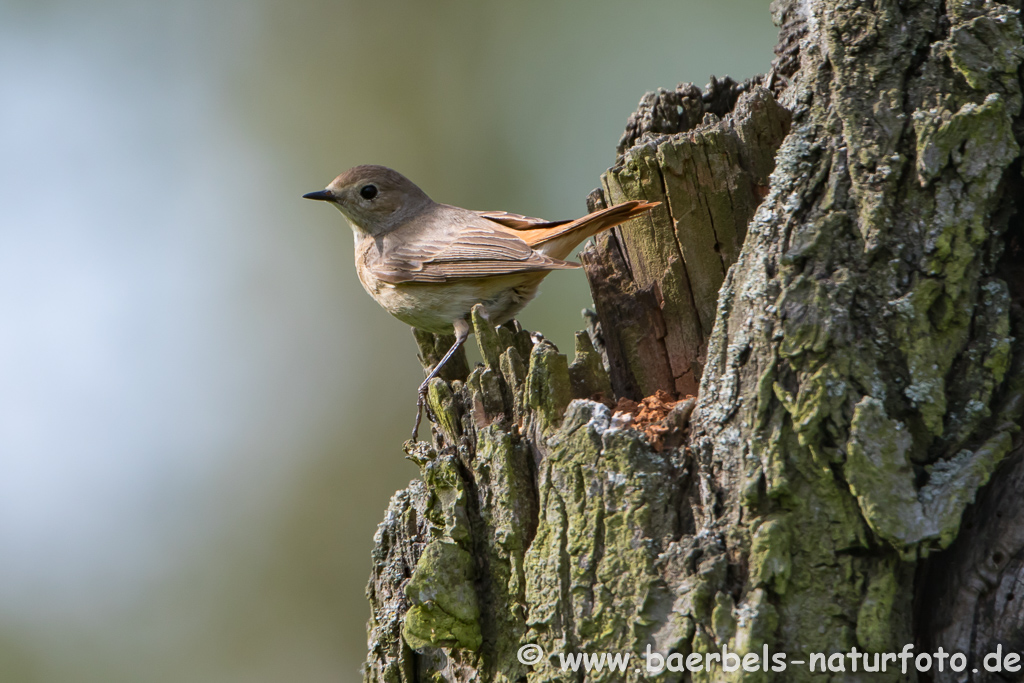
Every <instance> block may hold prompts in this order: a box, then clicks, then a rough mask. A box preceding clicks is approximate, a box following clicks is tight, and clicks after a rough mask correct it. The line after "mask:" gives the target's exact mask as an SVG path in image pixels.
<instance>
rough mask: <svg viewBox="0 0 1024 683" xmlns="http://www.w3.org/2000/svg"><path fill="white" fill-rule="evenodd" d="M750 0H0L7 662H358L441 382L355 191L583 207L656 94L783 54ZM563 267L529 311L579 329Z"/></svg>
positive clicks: (198, 673) (0, 520) (8, 680)
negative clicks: (356, 206)
mask: <svg viewBox="0 0 1024 683" xmlns="http://www.w3.org/2000/svg"><path fill="white" fill-rule="evenodd" d="M774 40H775V29H774V28H773V27H772V26H771V22H770V19H769V12H768V7H767V3H765V2H759V1H754V0H720V1H719V2H714V3H709V2H706V1H676V2H671V1H667V0H664V1H663V0H657V1H641V2H628V3H627V2H589V3H582V2H577V3H568V2H562V3H557V2H536V1H525V2H515V3H512V2H506V3H481V2H478V3H470V2H428V1H425V0H418V1H417V0H404V1H401V2H397V1H384V2H326V1H317V0H297V1H292V2H269V1H259V0H245V1H242V0H216V1H211V0H204V1H202V2H200V1H198V0H195V1H189V0H184V1H179V0H170V1H164V2H157V1H155V0H152V1H150V0H144V1H135V2H127V1H114V0H111V1H105V0H95V1H93V2H71V1H66V2H62V1H60V0H24V1H21V2H18V1H15V0H0V312H2V318H3V324H2V326H0V681H2V682H3V683H35V682H44V681H45V682H47V683H78V682H85V681H89V682H91V681H97V682H99V681H102V682H103V683H121V682H132V683H135V682H146V683H162V682H164V681H168V682H170V681H175V682H178V681H189V682H205V681H211V682H212V681H217V682H233V681H246V682H248V681H268V682H269V681H283V680H288V681H303V682H305V681H311V682H313V681H316V682H319V681H343V682H349V681H357V680H359V674H358V668H359V665H360V663H361V662H362V660H363V657H364V654H365V647H366V636H365V622H366V618H367V615H368V608H367V605H366V602H365V598H364V596H363V588H364V585H365V581H366V577H367V575H368V573H369V568H370V560H369V551H370V548H371V544H372V535H373V532H374V530H375V528H376V524H377V522H378V521H379V520H380V519H381V518H382V516H383V513H384V510H385V508H386V505H387V501H388V498H389V496H390V495H391V494H392V493H393V492H394V491H395V490H396V489H399V488H401V487H403V486H404V485H405V484H406V483H407V482H408V480H409V479H410V478H412V477H414V476H416V474H417V473H416V469H415V468H414V467H413V466H412V465H411V464H409V463H408V462H407V461H405V460H404V459H403V457H402V451H401V444H402V441H403V440H404V439H406V438H407V432H408V430H409V427H410V424H411V421H412V417H413V407H414V402H415V387H416V385H417V384H418V382H419V381H420V379H421V378H422V374H421V371H420V369H419V365H418V363H417V361H416V358H415V350H414V344H413V341H412V337H411V334H410V332H409V330H408V329H407V328H406V327H405V326H404V325H403V324H402V323H400V322H398V321H396V320H393V319H391V318H390V317H389V316H388V315H387V314H385V313H384V312H383V311H382V310H380V309H379V308H378V307H377V305H376V304H375V303H374V302H373V301H371V300H370V299H369V297H367V296H366V295H365V293H364V292H363V291H362V289H361V287H360V286H359V284H358V282H357V280H356V276H355V272H354V269H353V266H352V238H351V237H350V231H349V228H348V227H347V225H345V224H344V223H343V221H342V217H341V215H340V214H338V213H337V212H336V211H334V210H332V209H330V208H329V207H325V206H323V205H322V204H317V203H314V202H307V201H303V200H302V199H300V195H302V194H303V193H304V192H309V191H311V190H317V189H320V188H322V187H323V186H324V185H326V184H327V183H328V182H329V181H330V180H331V179H332V178H333V177H334V176H335V175H337V174H338V173H340V172H341V171H343V170H345V169H346V168H348V167H350V166H353V165H355V164H360V163H379V164H385V165H388V166H392V167H394V168H397V169H398V170H400V171H402V172H403V173H405V174H406V175H408V176H409V177H410V178H412V179H413V180H414V182H416V183H418V184H419V185H420V186H421V187H423V188H424V189H425V190H426V191H427V192H428V193H429V194H430V195H431V196H433V197H434V198H435V199H437V200H439V201H443V202H448V203H453V204H459V205H462V206H467V207H470V208H476V209H505V210H509V211H515V212H519V213H525V214H528V215H534V216H544V217H548V218H571V217H575V216H577V215H581V214H582V213H583V212H584V211H585V204H584V198H585V197H586V194H587V193H588V192H589V191H590V190H591V189H592V188H593V187H595V186H597V184H598V178H599V175H600V174H601V172H602V171H603V170H604V169H605V168H606V167H607V166H609V165H610V164H611V163H612V162H613V161H614V149H615V143H616V142H617V140H618V138H619V135H620V133H621V132H622V129H623V126H624V124H625V122H626V117H627V116H628V115H629V113H630V112H631V111H633V109H634V108H635V106H636V103H637V101H638V100H639V99H640V97H641V95H643V93H644V91H646V90H651V89H654V88H657V87H672V86H674V85H675V84H676V83H677V82H678V81H684V80H691V81H695V82H697V83H698V84H701V85H702V84H703V83H705V82H706V81H707V78H708V76H709V74H712V73H714V74H717V75H719V76H724V75H726V74H728V75H731V76H733V77H736V78H743V77H746V76H750V75H752V74H754V73H757V72H759V71H764V70H765V69H766V68H767V67H768V64H769V62H770V59H771V56H772V54H771V49H772V46H773V44H774ZM588 302H589V291H588V289H587V286H586V282H585V278H584V277H583V274H582V273H579V272H562V273H555V274H553V275H552V276H551V277H549V278H548V280H547V281H546V284H545V287H544V288H543V291H542V294H541V296H540V297H539V299H538V300H537V301H535V302H534V304H532V305H531V307H530V308H529V309H527V311H526V312H525V313H524V315H523V316H522V318H521V320H522V322H523V324H524V325H525V326H526V327H527V328H529V329H539V330H541V331H543V332H544V333H545V335H546V336H547V337H548V338H550V339H552V340H553V341H554V342H555V343H556V344H558V345H559V346H561V347H562V348H563V350H566V349H571V348H572V331H573V330H575V329H578V328H579V327H581V321H580V317H579V311H580V309H581V308H582V307H583V306H585V305H587V304H588Z"/></svg>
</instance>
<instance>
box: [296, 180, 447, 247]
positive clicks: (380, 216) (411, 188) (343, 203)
mask: <svg viewBox="0 0 1024 683" xmlns="http://www.w3.org/2000/svg"><path fill="white" fill-rule="evenodd" d="M302 196H303V197H305V198H306V199H317V200H321V201H327V202H331V203H332V204H334V206H336V207H337V208H338V210H339V211H341V212H342V213H343V214H345V217H346V218H348V220H349V222H350V223H351V224H352V227H353V228H354V229H356V230H358V231H360V232H363V233H366V234H368V235H381V234H384V233H387V232H390V231H391V230H393V229H394V228H396V227H398V226H399V225H402V224H403V223H405V222H406V221H407V220H409V219H410V218H413V217H415V216H416V215H418V214H419V213H420V212H422V211H423V210H425V209H426V208H428V207H430V206H431V205H433V203H434V202H433V201H432V200H431V199H430V197H428V196H427V194H426V193H425V192H424V191H423V190H421V189H420V188H418V187H417V186H416V185H415V184H414V183H413V182H412V181H411V180H409V179H408V178H406V177H405V176H404V175H402V174H401V173H399V172H398V171H393V170H391V169H390V168H387V167H386V166H356V167H355V168H350V169H349V170H347V171H345V172H344V173H342V174H341V175H340V176H338V177H337V178H335V179H334V180H333V181H331V184H330V185H328V186H327V188H326V189H323V190H320V191H319V192H310V193H309V194H304V195H302Z"/></svg>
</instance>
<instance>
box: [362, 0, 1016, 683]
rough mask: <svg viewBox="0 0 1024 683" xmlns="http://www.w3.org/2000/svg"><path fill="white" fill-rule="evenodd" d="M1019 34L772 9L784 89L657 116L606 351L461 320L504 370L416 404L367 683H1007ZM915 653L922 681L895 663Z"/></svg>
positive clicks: (959, 14)
mask: <svg viewBox="0 0 1024 683" xmlns="http://www.w3.org/2000/svg"><path fill="white" fill-rule="evenodd" d="M1018 9H1019V7H1017V6H1010V5H1005V4H1000V3H995V2H986V3H980V2H962V1H959V0H958V1H956V2H939V0H918V1H916V2H912V3H904V4H903V5H896V4H894V3H888V4H886V3H875V4H874V5H868V4H860V3H851V2H846V1H845V0H842V1H840V0H804V1H803V2H799V3H798V2H787V1H785V0H777V1H776V3H775V4H774V5H773V12H774V17H775V19H776V22H777V23H778V24H779V26H780V28H781V32H780V41H779V46H778V48H777V50H776V54H777V58H776V60H775V62H774V63H773V65H772V70H771V71H770V72H769V74H768V75H767V76H765V77H761V78H757V79H753V80H751V81H749V82H746V83H743V84H737V83H734V82H732V81H731V80H728V79H725V80H722V81H717V80H714V79H713V80H712V83H711V85H709V86H708V88H706V89H705V90H704V91H703V92H701V91H699V90H697V89H696V88H694V87H693V86H690V85H682V86H679V87H678V88H677V89H676V90H674V91H659V92H658V93H649V94H648V95H646V96H645V97H644V99H643V101H642V102H641V105H640V108H639V109H638V111H637V113H636V114H634V115H633V117H631V119H630V122H629V126H628V128H627V131H626V134H625V135H624V136H623V140H622V141H621V143H620V147H619V159H618V162H617V163H616V165H615V166H614V167H613V168H612V169H611V170H610V171H609V172H608V173H606V174H605V175H604V177H603V178H602V187H601V190H599V191H596V192H595V193H593V194H592V195H591V198H590V202H591V204H592V205H599V204H602V203H613V202H617V201H621V200H625V199H647V200H653V201H661V202H662V205H661V206H660V207H659V208H658V209H657V210H656V211H654V212H652V214H651V216H650V217H641V218H638V219H635V220H634V221H632V222H630V223H629V224H626V225H624V226H622V227H621V228H618V229H616V230H615V231H614V232H612V233H611V234H607V235H606V236H604V237H602V238H601V239H599V240H598V241H597V243H596V245H595V246H593V247H592V248H590V249H588V250H587V251H586V252H584V255H583V260H584V263H585V265H586V267H587V271H588V276H589V278H590V281H591V287H592V291H593V294H594V303H595V308H596V322H595V321H592V322H593V323H594V324H592V325H591V326H590V327H591V332H592V334H587V333H582V332H581V333H578V334H577V336H576V348H575V353H574V355H573V358H572V360H571V361H570V359H569V358H568V357H567V356H565V355H563V354H561V353H559V352H558V350H557V349H555V348H554V347H553V346H552V345H551V344H550V343H548V342H546V341H542V340H541V341H537V342H535V341H534V340H533V339H532V338H531V337H530V335H529V334H528V333H526V332H525V331H523V330H521V329H520V328H519V327H518V326H517V325H515V324H510V325H505V326H502V327H500V328H498V329H495V328H494V327H493V326H492V325H491V324H490V323H489V321H487V320H486V318H485V317H484V316H483V314H482V309H476V310H475V311H474V313H473V319H472V322H473V327H474V331H475V336H476V341H477V343H478V344H479V346H480V350H481V355H482V356H483V358H484V359H485V364H484V365H481V366H478V367H476V368H474V369H472V370H471V371H469V369H468V368H465V367H464V366H463V367H462V368H461V369H459V368H458V367H457V366H453V370H452V371H451V372H450V373H449V374H448V375H447V376H446V377H445V378H444V379H441V378H438V379H435V380H434V381H433V383H432V384H431V386H430V394H429V401H430V405H431V406H432V409H433V411H434V413H435V415H436V416H437V423H436V424H435V425H434V427H433V441H432V443H430V444H427V443H418V444H412V443H408V444H407V445H406V452H407V454H408V456H409V457H410V458H412V459H413V460H415V461H416V462H417V463H418V464H419V466H420V468H421V473H422V481H414V482H413V483H412V484H410V486H409V487H408V488H407V489H405V490H403V491H400V492H398V493H397V494H396V495H395V497H394V498H393V499H392V501H391V505H390V506H389V508H388V511H387V515H386V517H385V520H384V522H383V523H382V524H381V525H380V528H379V530H378V532H377V536H376V538H375V541H376V547H375V549H374V554H373V574H372V577H371V580H370V584H369V587H368V589H367V593H368V596H369V599H370V603H371V610H372V616H371V620H370V624H369V630H370V634H369V646H370V652H369V657H368V660H367V663H366V666H365V671H364V675H365V679H366V680H367V681H393V682H397V681H407V682H412V681H428V680H431V681H437V680H444V681H470V680H475V681H522V680H528V681H564V680H586V681H639V680H651V679H655V678H656V679H658V680H665V681H682V680H692V681H719V680H745V681H754V680H757V681H767V680H779V681H782V680H785V681H803V680H808V681H810V680H821V677H822V676H823V675H825V676H828V675H831V676H832V677H833V678H834V680H860V678H859V677H860V676H861V675H862V673H861V672H864V671H865V670H866V671H868V672H869V674H868V676H869V677H870V679H871V680H879V681H915V680H929V681H959V680H967V677H970V679H971V680H977V681H987V680H1002V679H998V678H995V676H997V675H999V674H995V673H989V672H987V671H985V669H984V666H983V659H984V656H985V655H986V654H987V653H990V652H994V651H995V650H996V646H997V645H1000V644H1001V645H1002V649H1003V652H1004V655H1005V654H1007V653H1008V652H1010V651H1013V650H1016V651H1018V652H1019V651H1020V650H1021V648H1022V647H1024V642H1022V635H1021V634H1022V633H1024V608H1022V607H1021V604H1022V602H1024V533H1022V532H1021V528H1022V527H1021V523H1020V521H1019V520H1020V519H1021V518H1022V517H1021V513H1024V509H1021V506H1022V505H1024V504H1022V503H1021V501H1022V500H1024V497H1022V496H1021V495H1020V494H1021V491H1022V490H1024V483H1022V482H1024V457H1022V455H1021V454H1022V450H1024V449H1022V448H1021V445H1020V437H1019V424H1020V422H1021V414H1022V411H1024V361H1022V359H1024V353H1021V351H1022V343H1024V325H1022V320H1024V317H1022V315H1021V307H1020V304H1021V302H1022V301H1024V259H1022V258H1021V257H1022V253H1021V249H1022V245H1024V227H1022V220H1021V216H1022V215H1024V212H1022V211H1021V209H1024V180H1022V177H1021V155H1020V142H1021V140H1022V139H1024V119H1022V117H1021V82H1022V77H1021V61H1022V59H1024V39H1022V35H1024V33H1022V29H1021V24H1020V20H1019V17H1018ZM417 340H418V341H419V343H420V348H421V357H422V358H423V359H424V360H425V362H427V363H429V362H430V361H431V359H432V358H434V356H435V355H436V349H437V348H438V343H439V342H437V341H435V340H434V339H432V338H431V337H430V336H429V335H417ZM595 342H596V343H595ZM698 388H699V391H696V390H697V389H698ZM693 393H697V398H696V399H694V398H689V399H687V398H685V396H686V395H687V394H693ZM609 399H620V400H619V401H618V403H617V404H615V403H613V402H612V400H609ZM990 480H991V483H989V482H990ZM986 485H987V486H986ZM975 500H977V501H978V502H977V504H976V505H973V506H972V503H974V501H975ZM965 511H966V514H965ZM908 645H909V646H910V647H911V648H912V653H913V654H914V655H920V654H929V657H928V663H930V664H931V665H932V668H931V670H930V671H928V673H926V674H924V673H922V674H920V675H919V673H918V672H917V670H916V669H915V667H914V660H913V659H911V663H910V666H909V668H908V671H907V672H906V673H904V672H902V671H901V666H900V662H899V660H897V659H895V657H894V658H893V659H891V660H889V659H886V658H885V655H886V654H887V653H898V652H900V651H901V650H904V649H905V648H906V646H908ZM939 647H942V648H943V649H944V651H945V652H946V653H947V658H946V659H944V660H943V661H942V664H943V669H942V670H939V668H938V665H937V661H936V660H935V659H934V658H932V657H931V656H930V653H935V652H937V651H938V648H939ZM523 648H525V649H523ZM723 652H730V653H739V654H740V655H741V656H744V655H751V654H752V655H756V656H757V658H758V661H757V664H756V666H753V667H747V666H739V665H737V667H736V668H735V669H734V670H725V669H723V664H725V661H724V659H723V657H722V654H723ZM954 652H959V653H962V655H963V668H962V669H960V670H956V669H957V667H959V666H960V663H961V662H960V660H959V659H953V658H949V657H948V654H950V653H954ZM576 653H588V654H591V655H597V654H600V653H609V654H616V653H618V654H629V655H630V656H631V659H630V661H629V664H628V665H627V666H625V667H624V668H622V669H621V670H620V669H619V668H614V669H610V668H609V663H608V662H605V661H603V662H602V663H603V666H602V668H601V670H595V669H594V668H593V667H591V669H590V670H589V671H584V669H583V668H579V670H578V671H575V672H574V671H571V670H566V669H565V667H564V666H563V663H564V661H565V656H566V655H575V654H576ZM766 653H767V654H768V658H769V659H770V660H771V661H768V662H766V661H765V658H764V655H765V654H766ZM648 655H650V658H649V659H648V658H647V656H648ZM709 655H717V656H718V660H717V666H716V667H713V668H712V670H710V671H709V670H708V669H707V668H706V667H704V666H703V665H704V664H706V663H708V662H711V658H710V657H709ZM862 655H863V656H862ZM779 657H781V659H779ZM659 658H660V659H659ZM698 660H699V663H700V664H702V667H701V669H700V670H695V669H694V668H693V667H694V664H695V663H697V662H698ZM729 661H730V662H731V661H733V660H729ZM736 661H739V660H738V659H737V660H736ZM749 661H751V660H746V659H745V660H744V664H746V663H748V662H749ZM659 662H660V665H661V666H662V670H661V672H660V673H655V672H654V671H651V670H648V668H647V665H648V664H651V665H652V666H653V665H657V664H659ZM691 662H693V663H694V664H691ZM812 664H814V665H815V666H816V667H817V669H816V670H814V671H813V672H812V670H811V668H810V667H811V665H812ZM780 665H781V666H784V667H785V668H784V670H779V669H778V667H779V666H780ZM877 665H880V666H879V668H883V667H884V670H883V671H878V672H877V673H875V672H874V670H873V668H872V667H874V666H877ZM855 666H856V672H857V673H854V667H855ZM616 667H617V665H616ZM680 667H682V668H680ZM683 668H685V669H686V670H685V671H684V670H682V669H683ZM975 668H976V669H978V670H979V673H977V674H975V673H973V672H972V671H971V670H972V669H975ZM823 671H825V672H826V673H824V674H823V673H822V672H823ZM1004 675H1007V674H1005V672H1004Z"/></svg>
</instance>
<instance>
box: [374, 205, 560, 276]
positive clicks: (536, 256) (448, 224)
mask: <svg viewBox="0 0 1024 683" xmlns="http://www.w3.org/2000/svg"><path fill="white" fill-rule="evenodd" d="M445 208H449V207H445ZM444 220H445V222H444V224H443V225H444V228H443V229H441V228H436V229H433V230H426V229H415V228H412V229H410V230H409V231H403V234H400V235H399V234H396V235H389V236H388V237H390V238H391V240H390V242H387V243H386V244H385V246H384V248H383V249H381V250H380V252H379V254H380V255H379V256H378V257H377V258H374V259H372V260H371V261H370V262H368V265H369V266H370V268H371V270H372V272H373V274H374V276H375V277H377V278H378V279H379V280H383V281H384V282H388V283H391V284H399V283H403V282H447V281H449V280H457V279H461V278H479V277H490V276H497V275H511V274H513V273H527V272H538V271H546V270H563V269H568V268H579V267H580V266H579V264H577V263H570V262H568V261H563V260H561V259H556V258H551V257H550V256H545V255H544V254H541V253H540V252H537V251H534V250H533V249H532V248H530V246H529V245H528V244H527V243H526V242H524V241H523V240H521V239H520V238H519V237H517V236H516V235H515V234H514V233H512V232H510V231H508V230H503V229H502V228H500V227H499V226H497V225H495V224H494V223H493V222H492V221H491V220H490V219H488V218H487V217H484V216H481V215H479V214H477V213H475V212H470V211H465V210H459V212H458V213H457V214H455V213H451V212H450V213H449V215H447V216H446V217H445V219H444ZM397 232H398V231H396V233H397Z"/></svg>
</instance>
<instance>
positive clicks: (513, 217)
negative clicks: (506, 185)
mask: <svg viewBox="0 0 1024 683" xmlns="http://www.w3.org/2000/svg"><path fill="white" fill-rule="evenodd" d="M477 213H478V214H480V215H481V216H483V217H484V218H486V219H488V220H492V221H494V222H495V223H500V224H501V225H504V226H505V227H506V228H512V229H513V230H534V229H537V228H553V227H555V226H558V225H565V224H566V223H570V222H571V221H548V220H544V219H543V218H531V217H529V216H524V215H522V214H521V213H509V212H508V211H477Z"/></svg>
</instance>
